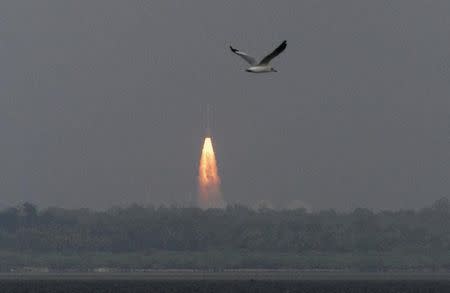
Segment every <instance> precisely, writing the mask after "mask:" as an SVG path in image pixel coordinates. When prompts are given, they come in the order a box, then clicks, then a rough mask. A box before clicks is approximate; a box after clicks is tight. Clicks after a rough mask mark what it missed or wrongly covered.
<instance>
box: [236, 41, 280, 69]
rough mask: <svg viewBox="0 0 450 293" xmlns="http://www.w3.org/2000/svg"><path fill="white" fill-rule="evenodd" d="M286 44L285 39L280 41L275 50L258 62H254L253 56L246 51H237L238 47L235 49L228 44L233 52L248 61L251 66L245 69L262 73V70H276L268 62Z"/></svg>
mask: <svg viewBox="0 0 450 293" xmlns="http://www.w3.org/2000/svg"><path fill="white" fill-rule="evenodd" d="M286 46H287V43H286V41H283V43H281V44H280V45H279V46H278V47H277V48H276V49H275V50H273V52H272V53H270V54H269V55H267V56H266V57H264V58H263V59H262V60H261V61H260V62H259V63H257V62H256V60H255V58H253V57H252V56H249V55H248V54H247V53H244V52H242V51H239V50H238V49H235V48H233V47H232V46H230V49H231V51H232V52H233V53H234V54H236V55H239V56H241V57H242V58H243V59H244V60H245V61H247V62H248V63H250V65H251V66H250V67H249V68H247V69H246V70H245V71H247V72H253V73H264V72H278V71H276V70H275V69H274V68H273V67H272V66H270V64H269V62H270V60H272V59H273V58H275V57H277V56H278V55H279V54H280V53H281V52H283V51H284V49H286Z"/></svg>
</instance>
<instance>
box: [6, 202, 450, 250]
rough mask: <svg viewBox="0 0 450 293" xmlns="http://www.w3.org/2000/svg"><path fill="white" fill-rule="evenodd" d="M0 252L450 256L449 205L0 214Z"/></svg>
mask: <svg viewBox="0 0 450 293" xmlns="http://www.w3.org/2000/svg"><path fill="white" fill-rule="evenodd" d="M0 250H1V251H15V252H20V251H32V252H33V253H39V252H42V253H48V252H52V253H54V252H55V253H78V252H108V253H110V252H111V253H130V252H146V253H149V252H152V251H161V250H164V251H193V252H197V251H198V252H201V251H212V250H214V251H220V250H223V251H259V252H277V253H280V252H286V253H309V252H324V253H348V252H358V253H367V252H395V251H402V252H405V251H406V252H410V253H426V254H433V253H442V252H450V203H449V200H448V199H446V198H443V199H440V200H438V201H436V202H435V203H434V204H433V205H431V206H430V207H427V208H423V209H420V210H399V211H379V212H373V211H371V210H369V209H362V208H359V209H355V210H353V211H351V212H337V211H334V210H325V211H318V212H307V211H306V210H304V209H296V210H272V209H267V208H261V209H258V210H255V209H250V208H248V207H245V206H240V205H233V206H228V207H227V208H225V209H208V210H202V209H199V208H179V207H164V206H161V207H143V206H138V205H132V206H129V207H126V208H111V209H109V210H107V211H93V210H89V209H72V210H70V209H62V208H46V209H43V210H38V208H37V207H36V206H34V205H33V204H30V203H25V204H23V205H21V206H19V207H13V208H7V209H4V210H2V211H0Z"/></svg>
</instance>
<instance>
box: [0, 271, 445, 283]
mask: <svg viewBox="0 0 450 293" xmlns="http://www.w3.org/2000/svg"><path fill="white" fill-rule="evenodd" d="M6 280H12V281H14V280H49V281H51V280H55V281H56V280H67V281H71V280H72V281H77V280H80V281H82V280H93V281H94V280H104V281H114V280H123V281H127V280H130V281H132V280H136V281H191V280H192V281H201V280H205V281H206V280H212V281H214V280H216V281H251V280H254V281H414V280H417V281H450V272H330V271H314V272H312V271H299V270H231V271H221V272H211V271H189V270H154V271H146V272H116V273H115V272H105V273H95V272H92V273H78V272H77V273H75V272H48V273H39V272H24V273H16V272H13V273H0V281H6Z"/></svg>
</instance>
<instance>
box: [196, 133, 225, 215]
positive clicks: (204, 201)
mask: <svg viewBox="0 0 450 293" xmlns="http://www.w3.org/2000/svg"><path fill="white" fill-rule="evenodd" d="M198 191H199V194H198V204H199V206H200V207H201V208H204V209H208V208H223V207H224V205H225V204H224V202H223V200H222V194H221V192H220V177H219V173H218V171H217V162H216V156H215V155H214V149H213V145H212V141H211V138H210V137H205V142H204V143H203V149H202V155H201V157H200V165H199V168H198Z"/></svg>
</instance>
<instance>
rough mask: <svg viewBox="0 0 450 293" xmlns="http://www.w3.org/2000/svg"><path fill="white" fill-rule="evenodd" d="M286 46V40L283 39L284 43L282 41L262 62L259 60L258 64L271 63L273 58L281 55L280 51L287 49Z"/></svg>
mask: <svg viewBox="0 0 450 293" xmlns="http://www.w3.org/2000/svg"><path fill="white" fill-rule="evenodd" d="M286 46H287V43H286V41H283V43H281V44H280V45H279V46H278V47H277V48H276V49H275V50H273V52H272V53H270V54H269V55H267V56H266V57H264V58H263V59H262V60H261V62H259V64H258V65H267V64H269V62H270V60H272V59H273V58H275V57H277V56H278V55H280V53H281V52H283V51H284V49H286Z"/></svg>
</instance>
